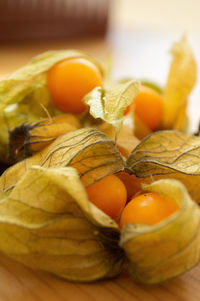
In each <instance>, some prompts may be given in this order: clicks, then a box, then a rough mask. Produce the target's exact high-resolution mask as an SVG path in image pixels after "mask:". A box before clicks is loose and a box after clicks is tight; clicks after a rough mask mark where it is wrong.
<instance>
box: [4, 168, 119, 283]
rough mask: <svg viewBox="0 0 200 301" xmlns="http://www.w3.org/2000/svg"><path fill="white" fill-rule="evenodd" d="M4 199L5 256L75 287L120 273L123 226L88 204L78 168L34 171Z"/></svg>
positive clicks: (22, 179)
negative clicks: (78, 282) (75, 285)
mask: <svg viewBox="0 0 200 301" xmlns="http://www.w3.org/2000/svg"><path fill="white" fill-rule="evenodd" d="M0 196H1V197H2V198H1V202H0V235H1V240H0V250H1V251H3V252H4V253H5V254H7V255H8V256H10V257H11V258H13V259H15V260H17V261H19V262H21V263H23V264H25V265H26V266H28V267H30V268H33V269H37V270H44V271H48V272H51V273H53V274H56V275H57V276H60V277H63V278H66V279H68V280H72V281H93V280H97V279H100V278H109V277H114V276H116V275H118V274H119V273H120V271H121V269H122V266H123V262H124V255H123V251H122V250H120V248H118V240H119V229H118V225H117V224H116V223H115V222H114V221H113V220H112V219H111V218H110V217H109V216H107V215H106V214H104V213H103V212H102V211H101V210H99V209H98V208H97V207H95V206H94V205H93V204H92V203H91V202H89V201H88V198H87V194H86V191H85V189H84V186H83V184H82V183H81V181H80V178H79V175H78V173H77V171H76V170H75V169H74V168H70V167H67V168H51V169H50V168H43V167H40V166H34V167H31V168H30V169H29V170H27V172H25V174H24V175H23V176H22V177H21V178H20V180H19V182H18V183H17V185H16V186H15V188H14V189H13V190H12V192H11V193H10V194H9V196H5V194H4V195H3V193H1V194H0Z"/></svg>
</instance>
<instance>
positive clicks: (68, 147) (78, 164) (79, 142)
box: [0, 128, 124, 191]
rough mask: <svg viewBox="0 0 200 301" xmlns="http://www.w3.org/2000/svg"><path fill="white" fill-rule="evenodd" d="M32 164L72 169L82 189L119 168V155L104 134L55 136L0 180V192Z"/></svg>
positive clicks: (81, 131)
mask: <svg viewBox="0 0 200 301" xmlns="http://www.w3.org/2000/svg"><path fill="white" fill-rule="evenodd" d="M33 165H39V166H42V167H46V168H60V167H65V166H71V167H74V168H76V170H77V171H78V173H79V175H80V177H81V180H82V182H83V183H84V185H85V186H88V185H91V184H93V183H95V182H96V181H99V180H100V179H102V178H104V177H105V176H107V175H109V174H112V173H115V172H118V171H119V170H121V169H123V166H124V161H123V158H122V157H121V155H120V152H119V151H118V149H117V148H116V146H115V143H114V142H113V141H111V140H110V139H109V138H108V137H107V136H106V135H105V134H104V133H102V132H100V131H98V130H96V129H92V128H82V129H78V130H75V131H71V132H68V133H66V134H64V135H62V136H59V137H58V138H57V139H56V140H55V141H54V142H53V143H52V144H50V145H49V146H47V147H46V148H44V149H43V150H42V151H41V152H38V153H37V154H35V155H34V156H32V157H30V158H27V159H25V160H23V161H21V162H19V163H17V164H15V165H13V166H12V167H10V168H8V169H7V170H6V171H5V172H4V174H3V175H2V176H1V178H0V190H3V191H10V190H12V189H13V187H14V186H15V185H16V183H17V182H18V180H19V179H20V178H21V176H22V175H23V174H24V173H25V172H26V171H27V170H28V169H29V168H30V167H31V166H33Z"/></svg>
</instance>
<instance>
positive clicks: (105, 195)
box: [86, 175, 127, 219]
mask: <svg viewBox="0 0 200 301" xmlns="http://www.w3.org/2000/svg"><path fill="white" fill-rule="evenodd" d="M86 190H87V193H88V198H89V200H90V201H91V202H92V203H93V204H94V205H96V206H97V207H98V208H99V209H101V210H102V211H103V212H105V213H106V214H107V215H109V216H110V217H111V218H113V219H116V218H118V217H119V216H120V214H121V212H122V210H123V208H124V206H125V204H126V199H127V192H126V187H125V185H124V183H123V182H122V181H121V180H120V179H119V178H118V177H117V176H115V175H110V176H108V177H106V178H104V179H103V180H101V181H99V182H97V183H95V184H93V185H91V186H89V187H87V188H86Z"/></svg>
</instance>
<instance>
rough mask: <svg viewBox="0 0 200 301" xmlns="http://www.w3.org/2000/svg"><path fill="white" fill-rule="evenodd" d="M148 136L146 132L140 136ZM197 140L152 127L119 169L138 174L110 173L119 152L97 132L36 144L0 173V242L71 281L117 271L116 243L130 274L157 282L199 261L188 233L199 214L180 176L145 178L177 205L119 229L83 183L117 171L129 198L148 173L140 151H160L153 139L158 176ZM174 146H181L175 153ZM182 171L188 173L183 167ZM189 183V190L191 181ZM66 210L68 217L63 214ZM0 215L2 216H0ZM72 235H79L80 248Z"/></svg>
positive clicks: (75, 133) (9, 250)
mask: <svg viewBox="0 0 200 301" xmlns="http://www.w3.org/2000/svg"><path fill="white" fill-rule="evenodd" d="M159 134H160V135H161V136H159ZM151 138H152V139H153V140H150V142H149V144H148V143H147V142H148V139H151ZM175 138H176V139H175ZM196 139H197V140H196ZM167 141H168V142H167ZM198 141H199V138H194V137H188V136H186V135H184V134H181V133H178V132H175V131H171V132H169V131H166V132H164V131H163V132H160V133H154V134H152V135H151V136H150V137H149V138H147V139H145V140H143V141H142V142H141V143H140V144H139V145H138V146H137V147H136V148H135V150H134V151H133V152H132V154H131V155H130V156H129V158H128V160H127V163H126V164H129V168H127V166H128V165H126V169H128V170H129V172H130V173H131V172H133V171H134V170H135V169H136V170H137V171H138V172H139V175H140V176H142V177H143V178H142V179H140V178H137V177H135V175H127V174H126V173H124V172H120V173H118V172H119V171H122V170H123V169H124V166H125V163H124V160H123V159H122V156H121V154H120V152H119V151H118V150H117V148H116V146H115V143H114V142H113V141H111V140H110V139H109V138H108V137H107V136H106V135H105V134H103V133H102V132H100V131H98V130H96V129H91V128H83V129H79V130H75V131H72V132H69V133H67V134H64V135H62V136H60V137H58V138H57V139H56V140H55V141H54V142H53V143H52V144H51V145H49V146H47V147H46V148H45V149H43V150H42V151H41V152H38V153H37V154H36V155H34V156H32V157H30V158H27V159H26V160H24V161H22V162H20V163H18V164H16V165H14V166H12V167H11V168H10V169H8V170H7V171H6V172H5V173H4V174H3V175H2V176H1V178H0V191H1V202H0V229H1V227H2V229H3V230H2V240H1V243H0V249H1V250H2V251H3V252H5V253H6V254H8V255H9V256H11V257H12V258H15V259H16V260H18V261H20V262H22V263H24V264H26V265H27V266H30V267H32V268H37V269H42V270H47V271H50V272H52V273H55V274H57V275H59V276H61V277H64V278H67V279H70V280H75V281H92V280H95V279H99V278H106V277H112V276H115V275H117V274H119V273H120V271H121V269H122V266H123V263H124V261H125V256H124V252H123V250H124V251H125V253H126V256H127V258H128V259H129V261H130V270H131V274H133V275H134V277H135V278H137V279H138V281H141V282H144V283H159V282H162V281H164V280H167V279H170V278H172V277H175V276H177V275H179V274H181V273H184V272H185V271H187V270H188V269H190V268H192V266H194V265H195V264H197V262H198V261H199V244H200V243H199V239H198V237H200V236H199V235H197V234H196V233H197V231H199V229H200V228H199V222H200V220H199V209H198V206H197V204H196V203H195V202H193V201H192V200H191V199H190V197H189V195H188V193H187V191H186V189H185V188H184V186H183V184H181V183H180V182H177V181H176V180H172V179H168V180H160V181H157V182H153V184H150V185H145V186H144V187H143V189H145V190H148V191H155V192H158V193H162V194H164V195H166V196H167V197H170V198H172V199H173V200H174V201H176V202H178V204H179V206H180V210H179V211H178V212H177V213H175V214H174V215H173V216H172V217H170V218H168V219H166V220H165V221H163V222H161V223H159V224H158V225H156V226H147V225H133V224H132V225H127V226H126V227H125V228H124V230H122V233H121V236H120V232H119V227H118V225H117V224H116V223H115V222H114V221H113V220H111V219H110V218H109V217H108V216H107V215H105V214H103V213H102V212H101V211H100V210H97V208H96V207H95V206H94V205H91V204H90V203H89V201H88V199H87V196H86V192H85V190H84V188H83V187H84V186H88V185H91V184H93V183H95V182H97V181H99V180H100V179H102V178H104V177H106V176H107V175H109V174H112V173H117V174H118V176H119V177H120V178H121V179H122V180H123V181H124V182H125V183H126V186H127V188H128V195H129V198H130V197H131V194H134V189H135V190H137V191H138V190H139V189H140V185H141V184H142V183H143V182H146V183H148V182H151V181H152V177H151V176H152V173H151V172H150V171H151V170H152V169H150V168H148V165H147V166H146V165H145V164H144V163H145V162H146V160H147V159H148V158H147V157H148V155H149V156H151V155H152V154H153V155H154V156H155V158H156V154H157V156H159V157H161V156H162V154H163V149H161V150H160V148H159V147H163V148H164V150H165V153H164V155H163V160H167V158H168V160H169V162H168V169H167V170H166V166H165V165H166V164H165V163H164V162H162V163H160V165H159V164H158V166H159V168H160V169H162V168H163V170H165V171H166V172H165V174H164V176H166V177H171V176H172V175H171V170H172V169H173V168H176V172H175V173H173V176H174V175H175V174H179V175H182V174H183V171H181V168H183V166H185V168H186V169H187V168H188V165H187V162H186V160H183V161H181V163H179V164H178V160H179V159H180V158H181V157H184V155H186V154H187V155H189V158H190V162H191V154H190V152H192V151H195V150H196V151H197V149H198V147H196V148H195V146H197V142H198ZM145 143H147V145H145ZM180 143H182V144H181V145H180ZM180 151H182V152H184V151H185V152H186V154H184V155H183V154H182V155H181V154H180ZM151 152H152V153H151ZM145 156H146V157H145ZM176 156H177V158H176V159H174V162H173V158H175V157H176ZM185 158H186V157H185ZM134 160H135V161H134ZM170 160H171V161H170ZM180 160H181V159H180ZM147 162H148V160H147ZM150 163H151V160H150ZM175 163H176V164H178V165H177V166H176V167H175V166H173V164H175ZM184 164H186V165H184ZM196 164H198V162H197V161H196ZM34 165H39V166H37V167H34ZM162 165H163V167H162ZM69 166H70V167H69ZM138 166H139V167H138ZM156 166H157V165H156V164H155V166H154V167H153V170H154V169H155V168H156ZM170 166H171V168H170ZM172 166H173V167H172ZM136 167H138V169H137V168H136ZM180 167H181V168H180ZM160 169H159V170H160ZM75 170H76V172H75ZM136 175H137V173H136ZM159 176H161V177H163V175H159ZM79 177H80V179H81V182H80V180H79ZM127 177H128V181H127ZM187 178H188V174H186V175H185V179H187ZM129 184H130V185H129ZM83 185H84V186H83ZM193 188H194V189H195V192H196V194H197V192H198V186H196V187H194V186H193ZM141 189H142V187H141ZM68 195H70V198H69V196H68ZM72 198H73V202H72ZM68 199H70V201H69V202H68ZM86 199H87V200H86ZM74 200H75V203H76V206H77V204H78V206H79V207H80V208H81V210H80V211H78V210H77V207H76V206H75V207H76V208H75V209H74V205H72V204H74ZM1 206H2V207H1ZM80 208H79V209H80ZM1 210H2V211H1ZM80 212H81V213H80ZM71 214H72V215H73V216H72V217H71ZM82 214H83V215H84V218H82ZM65 215H67V217H66V216H65ZM68 215H70V218H72V220H73V221H72V220H70V222H69V219H67V220H66V218H69V216H68ZM79 215H81V221H80V222H79V219H78V223H76V222H75V221H76V220H77V217H78V218H79ZM61 217H62V218H61ZM1 218H2V221H3V220H4V221H5V223H3V222H2V223H3V224H1ZM63 220H66V222H63ZM24 223H25V224H24ZM57 223H58V224H57ZM63 223H64V224H63ZM42 225H43V226H42ZM88 225H89V226H88ZM73 227H75V229H74V228H73ZM19 229H20V230H19ZM83 229H85V232H84V233H83ZM152 229H153V230H152ZM186 229H187V231H186ZM0 231H1V230H0ZM91 231H92V232H91ZM66 233H67V234H66ZM70 233H71V234H70ZM85 233H86V234H85ZM88 233H90V234H91V233H92V242H91V241H90V240H89V242H88V241H87V239H88ZM65 234H66V236H67V238H68V235H71V236H70V239H71V240H70V242H69V241H66V239H67V238H66V236H65ZM48 235H49V236H50V237H51V238H49V236H48ZM82 235H83V236H82ZM85 235H86V236H85ZM93 235H94V236H93ZM54 236H55V237H54ZM57 236H58V237H57ZM61 236H62V239H61V240H60V238H61ZM77 236H78V239H80V240H81V239H83V241H84V242H83V244H82V243H81V244H82V246H83V249H81V248H80V252H79V247H80V242H79V243H78V244H77V241H76V237H77ZM89 237H91V236H90V235H89ZM196 237H197V239H196ZM52 238H53V239H54V238H55V241H54V240H52ZM63 239H64V241H63ZM93 239H94V241H95V242H93ZM71 241H73V243H71ZM74 241H75V242H74ZM119 241H120V246H119V245H118V244H119ZM190 242H191V243H190ZM63 248H64V249H63ZM122 249H123V250H122ZM13 250H14V253H13ZM69 250H70V252H71V255H70V256H72V257H70V259H69V253H67V252H69ZM77 250H78V251H77ZM56 252H57V253H56ZM65 252H66V253H65ZM81 252H83V254H82V253H81ZM88 252H89V253H88ZM90 252H91V253H90ZM79 253H81V255H80V254H79ZM92 254H93V255H92ZM55 256H57V257H56V258H57V259H56V262H55V260H54V259H53V258H55ZM76 256H78V257H76ZM77 258H79V259H80V258H81V259H82V260H80V261H79V259H77ZM79 263H80V264H79ZM80 268H81V270H80Z"/></svg>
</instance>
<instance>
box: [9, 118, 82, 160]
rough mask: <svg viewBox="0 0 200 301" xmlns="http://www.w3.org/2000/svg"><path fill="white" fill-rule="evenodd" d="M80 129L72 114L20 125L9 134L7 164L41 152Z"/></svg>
mask: <svg viewBox="0 0 200 301" xmlns="http://www.w3.org/2000/svg"><path fill="white" fill-rule="evenodd" d="M80 127H81V124H80V121H79V120H78V118H77V117H75V116H74V115H72V114H67V115H61V116H58V117H54V118H49V119H44V120H41V121H39V122H36V123H27V124H22V125H20V126H19V127H16V128H15V129H14V130H13V131H10V133H9V162H12V163H16V162H18V161H21V160H23V159H25V158H27V157H30V156H32V155H34V154H35V153H37V152H39V151H41V150H42V149H43V148H45V147H46V146H47V145H49V144H51V143H52V142H53V141H54V140H55V139H56V138H57V137H59V136H61V135H63V134H65V133H67V132H70V131H74V130H76V129H78V128H80Z"/></svg>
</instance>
